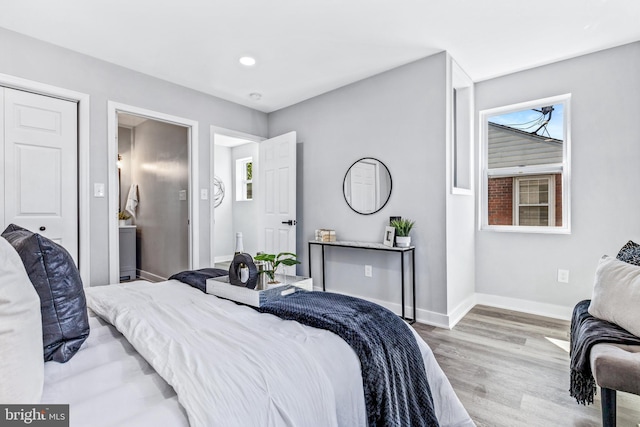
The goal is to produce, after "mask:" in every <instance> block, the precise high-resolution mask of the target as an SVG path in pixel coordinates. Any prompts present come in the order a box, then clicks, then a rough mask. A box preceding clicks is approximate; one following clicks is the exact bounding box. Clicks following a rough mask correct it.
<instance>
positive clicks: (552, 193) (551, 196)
mask: <svg viewBox="0 0 640 427" xmlns="http://www.w3.org/2000/svg"><path fill="white" fill-rule="evenodd" d="M534 179H535V180H546V181H547V186H548V187H547V188H548V190H547V203H546V205H545V204H543V203H538V204H537V206H547V207H548V208H549V211H548V212H547V220H548V222H549V225H548V226H547V227H555V224H556V177H555V175H523V176H516V177H514V178H513V188H514V191H513V219H514V222H515V224H514V225H516V226H519V227H524V226H522V225H520V207H521V206H535V205H534V204H522V203H520V181H525V180H530V181H532V180H534Z"/></svg>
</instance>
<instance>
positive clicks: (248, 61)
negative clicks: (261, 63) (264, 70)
mask: <svg viewBox="0 0 640 427" xmlns="http://www.w3.org/2000/svg"><path fill="white" fill-rule="evenodd" d="M239 61H240V63H241V64H242V65H244V66H246V67H253V66H254V65H256V59H255V58H252V57H251V56H243V57H242V58H240V59H239Z"/></svg>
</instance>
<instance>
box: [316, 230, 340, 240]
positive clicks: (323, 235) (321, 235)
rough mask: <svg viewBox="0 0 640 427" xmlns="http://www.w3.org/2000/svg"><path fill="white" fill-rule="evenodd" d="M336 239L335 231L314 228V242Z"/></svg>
mask: <svg viewBox="0 0 640 427" xmlns="http://www.w3.org/2000/svg"><path fill="white" fill-rule="evenodd" d="M335 241H336V231H335V230H329V229H326V228H321V229H319V230H316V242H335Z"/></svg>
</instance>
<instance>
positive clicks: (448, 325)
mask: <svg viewBox="0 0 640 427" xmlns="http://www.w3.org/2000/svg"><path fill="white" fill-rule="evenodd" d="M313 290H314V291H321V290H322V288H321V287H314V289H313ZM341 293H343V294H344V295H349V296H352V297H356V298H363V299H366V300H367V301H371V302H373V303H375V304H378V305H381V306H383V307H385V308H386V309H388V310H391V311H392V312H394V313H396V314H398V315H400V314H401V308H402V305H401V304H398V303H392V302H388V301H380V300H376V299H373V298H364V297H362V296H360V295H353V294H348V293H345V292H341ZM478 304H481V305H488V306H490V307H496V308H504V309H506V310H513V311H520V312H522V313H529V314H536V315H539V316H545V317H551V318H554V319H561V320H571V314H572V313H573V307H565V306H562V305H556V304H547V303H542V302H536V301H529V300H523V299H518V298H509V297H503V296H499V295H489V294H480V293H475V294H472V295H470V296H469V297H467V298H466V299H465V300H464V301H462V302H461V303H460V304H458V306H457V307H456V308H454V309H453V310H452V311H451V312H450V313H448V314H442V313H438V312H435V311H429V310H424V309H422V308H417V309H416V311H417V316H416V322H418V323H424V324H426V325H431V326H437V327H439V328H445V329H452V328H453V327H454V326H455V325H456V324H457V323H458V322H459V321H460V320H462V318H463V317H464V316H465V315H466V314H467V313H468V312H469V311H471V309H472V308H473V307H475V306H476V305H478ZM412 311H413V310H412V307H405V310H404V313H405V316H407V317H413V313H412Z"/></svg>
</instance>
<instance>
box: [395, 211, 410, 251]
mask: <svg viewBox="0 0 640 427" xmlns="http://www.w3.org/2000/svg"><path fill="white" fill-rule="evenodd" d="M415 223H416V222H415V221H412V220H410V219H408V218H400V219H394V220H393V221H391V226H392V227H393V228H395V229H396V246H398V247H400V248H408V247H409V246H411V236H410V235H409V233H411V229H412V228H413V225H414V224H415Z"/></svg>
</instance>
